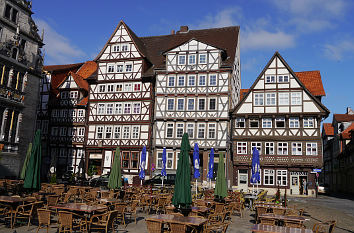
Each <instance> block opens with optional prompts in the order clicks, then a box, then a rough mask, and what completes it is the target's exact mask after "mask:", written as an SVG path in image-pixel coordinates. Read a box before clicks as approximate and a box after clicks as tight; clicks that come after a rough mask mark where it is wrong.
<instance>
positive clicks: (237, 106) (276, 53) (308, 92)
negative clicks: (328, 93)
mask: <svg viewBox="0 0 354 233" xmlns="http://www.w3.org/2000/svg"><path fill="white" fill-rule="evenodd" d="M276 57H277V58H279V59H280V61H281V62H282V63H283V64H284V66H285V68H287V69H288V70H289V72H290V74H292V75H293V77H294V78H295V80H297V81H298V83H299V84H300V86H302V88H303V89H304V91H305V92H306V93H307V94H308V95H310V96H311V97H312V99H313V100H314V101H315V102H316V103H317V104H318V105H319V106H320V107H321V108H322V109H323V110H324V111H325V112H326V117H327V116H328V115H329V113H330V111H329V110H328V109H327V108H326V107H325V106H324V105H323V104H322V103H321V102H320V101H319V100H318V99H317V98H315V97H314V95H312V93H311V92H310V91H309V90H308V89H307V87H306V86H305V85H304V84H303V83H302V82H301V81H300V79H299V78H298V77H297V76H296V74H295V72H294V71H293V70H292V69H291V68H290V66H289V65H288V63H287V62H286V61H285V60H284V58H283V57H282V56H281V55H280V54H279V52H278V51H276V52H275V53H274V55H273V56H272V58H271V59H270V60H269V61H268V63H267V65H266V66H265V67H264V68H263V70H262V72H261V73H260V74H259V75H258V77H257V79H256V81H254V83H253V84H252V86H251V88H250V89H248V92H247V93H246V94H244V96H243V98H242V100H241V101H240V102H238V104H237V105H236V106H235V108H234V109H233V110H232V113H234V112H235V111H236V109H237V108H239V106H241V104H243V102H244V101H245V99H246V97H247V96H248V95H249V94H250V93H251V91H252V90H253V89H254V87H255V85H256V84H257V83H258V81H259V80H260V79H261V78H262V76H263V74H264V73H265V72H266V70H267V69H268V67H269V66H270V64H271V63H272V61H273V60H274V59H275V58H276Z"/></svg>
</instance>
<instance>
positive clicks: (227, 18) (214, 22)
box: [191, 7, 242, 29]
mask: <svg viewBox="0 0 354 233" xmlns="http://www.w3.org/2000/svg"><path fill="white" fill-rule="evenodd" d="M241 17H242V10H241V9H240V8H238V7H232V8H228V9H224V10H222V11H220V12H218V13H217V14H215V15H208V16H206V17H205V18H204V19H203V20H201V21H200V22H199V23H198V24H197V25H194V26H193V25H192V26H191V27H192V28H196V29H201V28H217V27H228V26H234V25H237V21H238V19H240V18H241Z"/></svg>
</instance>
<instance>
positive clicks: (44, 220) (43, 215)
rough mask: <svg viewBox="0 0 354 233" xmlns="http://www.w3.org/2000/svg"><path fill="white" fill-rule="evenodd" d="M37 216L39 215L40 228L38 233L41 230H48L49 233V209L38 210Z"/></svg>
mask: <svg viewBox="0 0 354 233" xmlns="http://www.w3.org/2000/svg"><path fill="white" fill-rule="evenodd" d="M37 214H38V228H37V231H36V232H37V233H38V231H39V229H42V228H46V229H47V233H48V231H49V226H50V214H51V211H50V210H47V209H37Z"/></svg>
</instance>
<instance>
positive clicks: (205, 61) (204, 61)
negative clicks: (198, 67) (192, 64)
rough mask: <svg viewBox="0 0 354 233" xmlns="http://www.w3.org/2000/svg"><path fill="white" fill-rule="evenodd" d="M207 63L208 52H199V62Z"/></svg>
mask: <svg viewBox="0 0 354 233" xmlns="http://www.w3.org/2000/svg"><path fill="white" fill-rule="evenodd" d="M202 57H204V58H202ZM206 63H207V54H199V64H206Z"/></svg>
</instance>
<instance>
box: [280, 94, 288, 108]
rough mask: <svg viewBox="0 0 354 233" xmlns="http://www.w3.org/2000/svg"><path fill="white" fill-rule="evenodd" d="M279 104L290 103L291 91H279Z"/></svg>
mask: <svg viewBox="0 0 354 233" xmlns="http://www.w3.org/2000/svg"><path fill="white" fill-rule="evenodd" d="M278 97H279V105H289V93H279V94H278Z"/></svg>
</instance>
